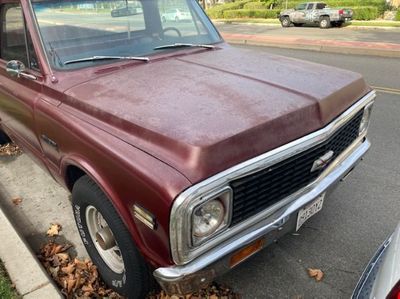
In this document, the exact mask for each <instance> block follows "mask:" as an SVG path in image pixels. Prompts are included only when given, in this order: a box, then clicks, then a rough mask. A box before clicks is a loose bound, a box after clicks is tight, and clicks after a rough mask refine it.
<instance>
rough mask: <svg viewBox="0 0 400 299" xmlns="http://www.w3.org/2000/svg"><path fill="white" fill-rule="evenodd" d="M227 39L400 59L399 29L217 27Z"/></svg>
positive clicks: (262, 44)
mask: <svg viewBox="0 0 400 299" xmlns="http://www.w3.org/2000/svg"><path fill="white" fill-rule="evenodd" d="M215 25H216V26H217V28H218V29H219V30H220V32H221V34H222V36H223V37H224V39H225V40H226V41H227V42H229V43H233V44H249V45H259V46H268V47H280V48H290V49H304V50H314V51H321V52H332V53H343V54H357V55H372V56H383V57H400V28H393V29H392V30H385V29H356V28H348V27H345V28H331V29H328V30H321V29H319V28H315V27H301V28H295V27H293V28H281V27H271V26H265V25H263V24H261V25H260V24H239V23H232V24H225V23H220V22H217V23H216V24H215Z"/></svg>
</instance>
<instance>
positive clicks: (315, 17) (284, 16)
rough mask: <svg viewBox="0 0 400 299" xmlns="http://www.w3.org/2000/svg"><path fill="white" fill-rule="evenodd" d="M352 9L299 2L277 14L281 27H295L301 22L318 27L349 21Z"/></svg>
mask: <svg viewBox="0 0 400 299" xmlns="http://www.w3.org/2000/svg"><path fill="white" fill-rule="evenodd" d="M352 17H353V11H352V10H351V9H339V8H330V7H328V6H327V5H326V4H325V3H322V2H307V3H301V4H298V5H297V6H296V8H294V9H288V10H284V11H282V12H281V13H280V14H279V20H280V21H281V24H282V27H290V26H291V25H292V24H293V25H294V26H296V27H299V26H302V25H303V24H319V27H320V28H323V29H325V28H330V27H331V26H337V27H340V26H342V25H343V24H344V23H345V22H349V21H351V19H352Z"/></svg>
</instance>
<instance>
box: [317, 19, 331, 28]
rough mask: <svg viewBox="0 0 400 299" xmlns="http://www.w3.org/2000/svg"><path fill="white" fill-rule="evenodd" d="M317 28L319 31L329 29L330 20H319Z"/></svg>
mask: <svg viewBox="0 0 400 299" xmlns="http://www.w3.org/2000/svg"><path fill="white" fill-rule="evenodd" d="M319 27H320V28H321V29H327V28H330V27H331V19H329V17H322V18H321V19H320V20H319Z"/></svg>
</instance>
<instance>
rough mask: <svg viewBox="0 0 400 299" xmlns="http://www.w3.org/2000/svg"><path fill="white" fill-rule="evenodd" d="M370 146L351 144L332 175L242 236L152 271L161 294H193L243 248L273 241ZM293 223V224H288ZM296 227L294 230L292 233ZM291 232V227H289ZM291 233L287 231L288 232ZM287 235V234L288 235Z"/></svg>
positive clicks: (345, 172) (357, 160)
mask: <svg viewBox="0 0 400 299" xmlns="http://www.w3.org/2000/svg"><path fill="white" fill-rule="evenodd" d="M370 145H371V144H370V142H369V141H368V140H364V141H361V142H357V143H355V144H353V145H352V146H351V147H352V148H351V150H350V151H348V152H346V153H345V155H344V156H342V157H340V160H336V161H338V162H337V163H336V165H335V167H334V169H331V171H330V172H329V173H328V174H327V175H326V176H325V177H324V178H322V179H321V180H320V181H319V182H318V183H317V184H314V185H313V186H312V187H310V188H309V189H308V190H307V192H305V193H304V194H300V195H298V194H297V195H296V198H295V200H292V201H291V202H289V203H287V205H286V206H284V207H281V208H280V209H279V210H276V211H275V212H274V213H273V214H271V215H269V216H268V217H266V218H262V219H261V220H260V221H259V222H258V223H256V224H254V225H253V226H251V227H247V228H246V230H245V231H243V232H242V233H241V234H238V235H235V236H234V238H232V239H230V240H226V241H225V242H222V243H219V244H218V245H217V246H216V247H214V248H212V249H210V250H209V251H208V252H206V253H204V254H203V255H201V256H199V257H197V258H196V259H195V260H193V261H191V262H190V263H187V264H185V265H176V266H170V267H163V268H158V269H156V270H155V271H154V273H153V274H154V277H155V278H156V279H157V280H158V282H159V283H160V284H161V286H162V287H163V288H164V290H166V291H168V290H182V289H184V290H189V291H194V290H196V286H197V285H199V284H200V283H201V282H203V281H205V282H210V281H211V280H212V279H214V278H215V277H216V276H219V275H221V274H223V273H225V272H227V271H229V270H230V264H229V260H230V256H231V254H232V253H234V252H236V251H237V250H240V249H241V248H243V247H244V246H246V245H248V244H251V243H252V242H254V241H255V240H259V239H261V238H267V239H270V240H271V238H275V236H276V235H274V232H276V231H279V229H280V228H282V227H284V226H285V225H286V224H288V225H289V224H290V223H292V224H293V225H295V222H293V221H296V220H295V219H296V218H295V219H293V217H296V216H295V215H296V214H297V212H298V211H299V209H301V208H302V207H304V206H305V205H307V204H309V203H310V202H312V201H313V200H314V199H315V198H317V197H318V196H320V195H321V194H322V193H324V192H327V191H329V190H332V189H333V187H334V186H335V185H336V184H337V183H339V182H340V180H341V179H342V178H343V177H344V176H346V174H347V173H348V172H349V171H350V170H351V169H353V168H354V167H355V165H356V164H357V163H358V162H359V161H360V160H361V158H362V157H363V156H364V155H365V153H366V152H367V151H368V149H369V148H370ZM291 221H292V222H291ZM294 228H295V227H293V229H294ZM288 229H290V227H288ZM289 231H290V230H289ZM289 231H287V232H289Z"/></svg>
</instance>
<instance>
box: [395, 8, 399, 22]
mask: <svg viewBox="0 0 400 299" xmlns="http://www.w3.org/2000/svg"><path fill="white" fill-rule="evenodd" d="M395 20H396V21H400V8H399V10H398V11H397V14H396V17H395Z"/></svg>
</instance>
